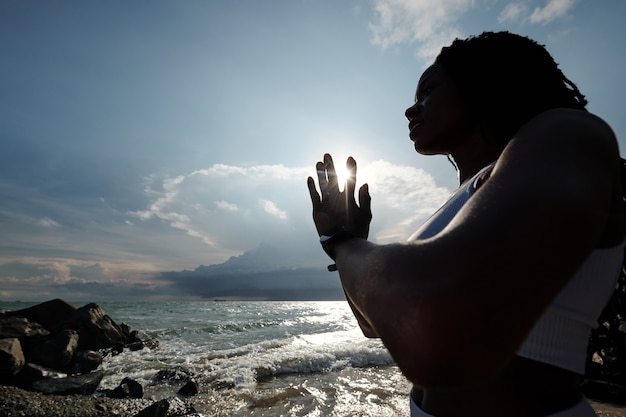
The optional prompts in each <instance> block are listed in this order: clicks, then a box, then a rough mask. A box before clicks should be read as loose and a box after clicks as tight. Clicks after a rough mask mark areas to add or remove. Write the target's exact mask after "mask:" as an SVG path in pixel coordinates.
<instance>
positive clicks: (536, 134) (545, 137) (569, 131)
mask: <svg viewBox="0 0 626 417" xmlns="http://www.w3.org/2000/svg"><path fill="white" fill-rule="evenodd" d="M516 139H517V140H518V141H521V140H524V141H528V142H530V144H532V143H534V142H536V141H545V142H546V145H549V144H551V143H554V144H556V145H563V147H564V148H575V147H577V146H583V145H589V144H590V143H593V145H595V146H594V147H604V146H606V147H608V148H609V150H612V151H616V150H617V139H616V137H615V134H614V132H613V130H612V129H611V127H610V126H609V124H608V123H606V122H605V121H604V120H603V119H602V118H600V117H598V116H597V115H595V114H593V113H590V112H587V111H583V110H576V109H567V108H556V109H550V110H547V111H545V112H543V113H540V114H538V115H537V116H535V117H534V118H532V119H530V120H529V121H528V122H527V123H526V124H524V125H523V126H522V127H521V128H520V129H519V130H518V131H517V133H516V134H515V136H514V138H513V140H516ZM574 139H575V140H576V142H572V140H574ZM562 141H566V142H562Z"/></svg>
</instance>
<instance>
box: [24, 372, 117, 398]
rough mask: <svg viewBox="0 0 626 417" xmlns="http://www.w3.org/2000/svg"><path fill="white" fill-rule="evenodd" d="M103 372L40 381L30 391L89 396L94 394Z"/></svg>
mask: <svg viewBox="0 0 626 417" xmlns="http://www.w3.org/2000/svg"><path fill="white" fill-rule="evenodd" d="M103 377H104V372H102V371H95V372H91V373H88V374H83V375H73V376H68V377H65V378H52V379H41V380H39V381H35V382H33V383H32V384H31V386H30V389H31V390H32V391H37V392H41V393H43V394H56V395H73V394H80V395H91V394H93V393H94V392H96V389H97V388H98V385H100V381H102V378H103Z"/></svg>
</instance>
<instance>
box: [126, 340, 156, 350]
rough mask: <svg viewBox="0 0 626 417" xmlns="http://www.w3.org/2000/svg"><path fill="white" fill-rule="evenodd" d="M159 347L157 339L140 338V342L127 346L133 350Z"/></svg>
mask: <svg viewBox="0 0 626 417" xmlns="http://www.w3.org/2000/svg"><path fill="white" fill-rule="evenodd" d="M158 347H159V341H158V340H155V339H148V340H140V341H139V342H133V343H128V344H127V345H126V348H127V349H128V350H130V351H132V352H134V351H137V350H141V349H143V348H148V349H156V348H158Z"/></svg>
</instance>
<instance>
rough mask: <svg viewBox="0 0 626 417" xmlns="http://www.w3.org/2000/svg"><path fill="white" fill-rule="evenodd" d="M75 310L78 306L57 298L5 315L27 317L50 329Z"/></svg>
mask: <svg viewBox="0 0 626 417" xmlns="http://www.w3.org/2000/svg"><path fill="white" fill-rule="evenodd" d="M74 311H76V307H74V306H73V305H71V304H70V303H68V302H66V301H63V300H60V299H58V298H57V299H54V300H50V301H46V302H43V303H40V304H37V305H34V306H32V307H28V308H24V309H21V310H15V311H8V312H6V313H5V317H16V316H18V317H26V318H27V319H28V320H29V321H31V322H36V323H39V324H41V325H42V326H43V327H45V328H46V329H48V330H50V329H51V328H52V325H54V324H55V323H58V322H60V321H62V320H64V319H65V318H66V317H68V316H69V315H70V314H71V313H73V312H74Z"/></svg>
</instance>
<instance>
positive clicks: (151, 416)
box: [134, 399, 170, 417]
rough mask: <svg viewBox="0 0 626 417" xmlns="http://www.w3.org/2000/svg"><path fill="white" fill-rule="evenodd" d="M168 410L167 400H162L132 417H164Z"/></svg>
mask: <svg viewBox="0 0 626 417" xmlns="http://www.w3.org/2000/svg"><path fill="white" fill-rule="evenodd" d="M169 408H170V403H169V401H168V400H167V399H163V400H160V401H157V402H155V403H153V404H152V405H150V406H148V407H146V408H144V409H143V410H141V411H140V412H138V413H137V414H135V416H134V417H166V416H167V410H169Z"/></svg>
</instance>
